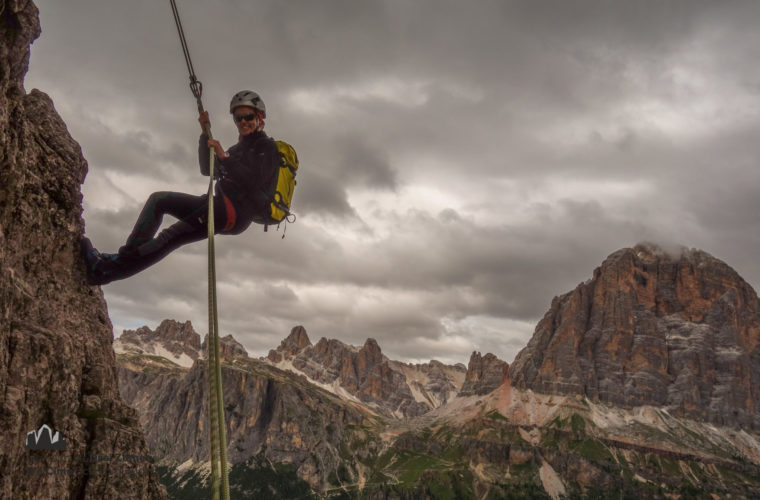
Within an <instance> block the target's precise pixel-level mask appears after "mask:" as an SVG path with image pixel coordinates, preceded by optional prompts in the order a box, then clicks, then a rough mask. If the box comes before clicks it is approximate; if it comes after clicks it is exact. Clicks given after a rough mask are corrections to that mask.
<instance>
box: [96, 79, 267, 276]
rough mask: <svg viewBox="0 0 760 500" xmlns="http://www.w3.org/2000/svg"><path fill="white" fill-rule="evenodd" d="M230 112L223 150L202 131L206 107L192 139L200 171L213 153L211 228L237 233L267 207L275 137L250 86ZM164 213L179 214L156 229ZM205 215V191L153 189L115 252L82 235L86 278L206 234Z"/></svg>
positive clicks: (123, 270) (124, 268)
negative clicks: (232, 133) (233, 129)
mask: <svg viewBox="0 0 760 500" xmlns="http://www.w3.org/2000/svg"><path fill="white" fill-rule="evenodd" d="M230 113H231V114H232V118H233V120H234V122H235V125H236V126H237V129H238V132H239V138H238V143H237V144H235V145H234V146H232V147H231V148H230V149H229V150H228V151H224V149H223V148H222V146H221V144H220V143H219V142H218V141H216V140H214V139H209V138H208V137H207V136H206V133H205V131H206V127H207V126H208V125H209V124H210V120H209V116H208V112H207V111H203V112H201V114H200V116H199V117H198V122H199V123H200V125H201V129H202V130H203V133H202V134H201V137H200V142H199V144H198V156H199V161H200V169H201V174H203V175H209V148H212V149H213V151H214V153H215V156H216V158H215V163H214V174H215V175H214V177H215V178H216V179H217V181H218V182H217V183H216V189H215V195H214V227H215V234H216V233H221V234H240V233H242V232H243V231H244V230H245V229H246V228H248V226H250V225H251V222H254V221H255V220H256V219H258V218H261V217H262V215H265V214H266V213H267V210H268V208H269V199H268V197H267V194H266V193H267V191H268V190H269V189H270V186H272V183H273V182H276V175H277V162H278V161H279V156H278V152H277V146H276V145H275V142H274V141H273V140H272V139H271V138H270V137H269V136H267V135H266V133H264V131H263V129H264V119H265V118H266V107H265V105H264V101H262V100H261V98H260V97H259V95H258V94H256V92H253V91H250V90H243V91H240V92H238V93H237V94H235V95H234V96H233V97H232V101H231V102H230ZM165 214H169V215H171V216H173V217H176V218H177V219H179V220H178V221H177V222H175V223H174V224H172V225H171V226H169V227H167V228H166V229H164V230H163V231H161V232H160V233H158V235H156V232H157V231H158V229H159V227H160V226H161V221H162V220H163V216H164V215H165ZM207 218H208V196H207V195H205V194H204V195H200V196H196V195H191V194H186V193H177V192H167V191H162V192H156V193H153V194H152V195H150V197H149V198H148V201H147V202H146V203H145V206H144V207H143V209H142V212H141V213H140V216H139V217H138V219H137V222H136V223H135V227H134V229H133V230H132V233H131V234H130V235H129V237H128V238H127V241H126V243H125V244H124V246H122V247H121V248H120V249H119V252H118V253H115V254H107V253H100V252H98V251H97V250H96V249H95V248H93V246H92V243H91V242H90V240H89V239H88V238H83V240H82V252H83V254H84V258H85V262H86V265H87V280H88V282H89V283H90V284H91V285H105V284H107V283H110V282H112V281H115V280H120V279H124V278H127V277H129V276H132V275H134V274H137V273H138V272H140V271H142V270H143V269H146V268H148V267H150V266H152V265H153V264H155V263H156V262H158V261H159V260H161V259H163V258H164V257H165V256H167V255H168V254H169V253H171V252H172V251H173V250H175V249H177V248H179V247H180V246H182V245H186V244H188V243H192V242H195V241H200V240H203V239H205V238H207V237H208V229H207Z"/></svg>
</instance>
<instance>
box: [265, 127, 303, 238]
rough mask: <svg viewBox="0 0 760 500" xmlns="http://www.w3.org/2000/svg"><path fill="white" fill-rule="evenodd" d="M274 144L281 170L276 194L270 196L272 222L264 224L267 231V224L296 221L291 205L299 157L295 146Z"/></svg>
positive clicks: (278, 142)
mask: <svg viewBox="0 0 760 500" xmlns="http://www.w3.org/2000/svg"><path fill="white" fill-rule="evenodd" d="M274 143H275V144H276V145H277V151H278V152H279V153H280V165H279V167H280V168H278V173H277V184H276V186H275V189H274V193H271V195H270V208H269V217H270V219H271V220H269V221H266V222H265V223H264V224H265V225H264V230H265V231H266V228H267V224H279V223H280V222H282V221H283V219H284V220H285V221H287V222H294V221H295V214H292V213H291V212H290V204H291V202H292V201H293V191H294V190H295V188H296V172H298V155H297V154H296V150H295V149H293V146H291V145H290V144H288V143H287V142H285V141H274ZM291 219H292V220H291Z"/></svg>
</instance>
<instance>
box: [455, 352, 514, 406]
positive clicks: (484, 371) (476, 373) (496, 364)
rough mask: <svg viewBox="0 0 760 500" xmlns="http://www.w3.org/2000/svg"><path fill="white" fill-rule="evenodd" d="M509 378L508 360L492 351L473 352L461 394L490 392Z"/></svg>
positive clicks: (469, 394)
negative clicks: (482, 353) (484, 352)
mask: <svg viewBox="0 0 760 500" xmlns="http://www.w3.org/2000/svg"><path fill="white" fill-rule="evenodd" d="M508 379H509V364H508V363H507V362H506V361H502V360H500V359H499V358H497V357H496V356H494V355H493V354H491V353H490V352H489V353H487V354H486V355H485V356H482V355H481V354H480V353H479V352H473V353H472V355H471V356H470V363H469V364H468V366H467V374H466V375H465V379H464V384H463V385H462V390H461V391H459V395H460V396H471V395H473V394H488V393H489V392H491V391H494V390H496V389H497V388H499V386H501V385H502V384H503V383H504V382H507V380H508Z"/></svg>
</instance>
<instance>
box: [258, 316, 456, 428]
mask: <svg viewBox="0 0 760 500" xmlns="http://www.w3.org/2000/svg"><path fill="white" fill-rule="evenodd" d="M267 359H268V360H269V361H270V362H272V363H273V364H274V365H275V366H279V367H283V368H284V367H287V368H292V369H294V370H295V371H298V372H300V373H302V374H304V375H305V376H306V377H307V378H309V379H311V380H313V381H315V382H318V383H320V384H326V385H332V386H333V387H334V388H337V387H340V388H342V389H343V390H345V391H346V392H347V393H349V394H351V395H353V396H355V397H356V398H358V399H359V400H360V401H361V402H363V403H368V404H371V405H373V406H374V408H376V409H377V410H378V411H380V412H381V413H384V414H388V415H395V416H404V417H413V416H418V415H422V414H424V413H427V412H428V411H430V410H431V409H432V408H435V407H437V406H440V404H442V402H445V401H447V400H448V399H450V398H451V397H453V396H454V395H456V392H457V391H458V389H459V387H461V383H462V378H463V377H462V375H463V374H464V367H463V366H461V365H459V366H454V367H445V366H444V365H443V364H442V363H438V362H436V361H433V362H431V364H430V365H426V366H424V367H422V366H420V365H405V364H403V363H397V362H394V361H391V360H389V359H388V358H387V357H385V356H384V355H383V353H382V351H381V350H380V346H379V345H378V344H377V341H375V339H367V341H366V342H365V343H364V345H363V346H362V347H361V348H359V347H354V346H350V345H347V344H344V343H343V342H341V341H339V340H335V339H331V340H328V339H326V338H324V337H323V338H321V339H320V340H319V342H317V343H316V345H312V343H311V341H310V340H309V337H308V335H307V334H306V330H305V329H304V328H303V327H301V326H298V327H295V328H294V329H293V330H292V331H291V333H290V335H289V336H288V337H287V338H286V339H285V340H283V341H282V343H281V344H280V347H278V348H277V350H272V351H270V352H269V355H268V356H267ZM433 363H437V364H433ZM429 375H432V377H431V376H429Z"/></svg>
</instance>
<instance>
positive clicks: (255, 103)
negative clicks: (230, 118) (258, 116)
mask: <svg viewBox="0 0 760 500" xmlns="http://www.w3.org/2000/svg"><path fill="white" fill-rule="evenodd" d="M239 106H250V107H252V108H253V109H256V110H259V111H261V113H262V114H263V115H264V118H266V116H267V107H266V106H265V105H264V101H262V100H261V97H259V94H257V93H256V92H254V91H253V90H241V91H240V92H238V93H237V94H235V95H234V96H232V101H230V113H233V112H234V111H235V108H237V107H239Z"/></svg>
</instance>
